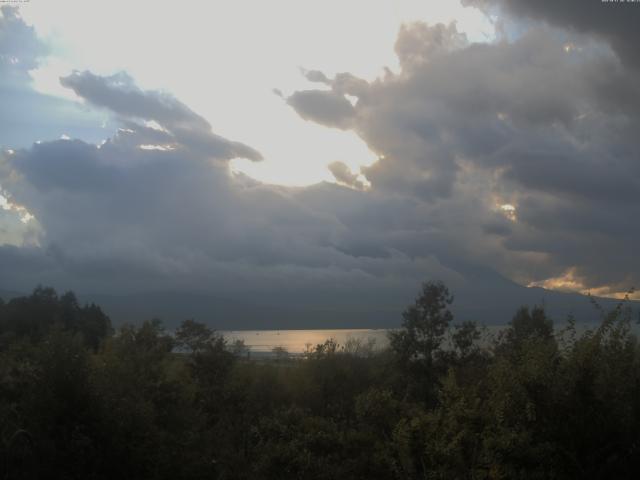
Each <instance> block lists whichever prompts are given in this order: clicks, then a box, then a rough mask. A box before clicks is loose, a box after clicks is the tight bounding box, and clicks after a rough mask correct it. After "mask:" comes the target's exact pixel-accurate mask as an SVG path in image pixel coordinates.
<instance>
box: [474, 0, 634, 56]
mask: <svg viewBox="0 0 640 480" xmlns="http://www.w3.org/2000/svg"><path fill="white" fill-rule="evenodd" d="M462 3H463V4H467V5H475V6H479V7H483V8H486V7H489V6H499V7H500V8H502V9H503V10H504V11H506V12H507V13H510V14H513V15H515V16H517V17H526V18H530V19H533V20H543V21H545V22H548V23H549V24H551V25H553V26H557V27H561V28H569V29H572V30H575V31H577V32H581V33H586V34H591V35H596V36H598V37H600V38H602V39H603V40H605V41H606V42H608V43H609V44H610V45H611V46H612V47H613V49H614V50H615V51H616V52H617V53H618V55H620V58H622V60H623V61H625V62H627V63H628V64H630V65H634V66H635V67H638V66H640V56H639V55H638V43H639V42H640V29H639V28H638V24H640V8H638V4H637V2H624V1H622V2H606V1H602V0H562V1H557V0H536V1H530V0H463V2H462Z"/></svg>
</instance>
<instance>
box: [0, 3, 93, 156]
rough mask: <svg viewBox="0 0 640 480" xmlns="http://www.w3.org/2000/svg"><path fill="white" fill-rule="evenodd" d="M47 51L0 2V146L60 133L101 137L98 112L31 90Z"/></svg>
mask: <svg viewBox="0 0 640 480" xmlns="http://www.w3.org/2000/svg"><path fill="white" fill-rule="evenodd" d="M48 53H49V51H48V48H47V46H46V45H45V44H44V42H43V41H41V40H40V39H39V38H38V36H37V35H36V32H35V30H34V28H33V27H32V26H29V25H27V24H26V23H25V22H24V20H23V19H22V17H21V16H20V14H19V11H18V9H17V8H16V7H11V6H8V5H3V6H0V105H1V106H2V108H0V148H17V147H24V146H29V145H31V144H32V143H34V142H35V141H37V140H42V139H46V138H58V137H60V136H61V135H62V134H68V135H71V136H74V137H75V136H82V138H85V139H88V140H91V141H97V140H98V139H100V138H104V136H105V132H104V129H102V128H101V124H102V123H103V122H104V121H105V119H104V116H100V115H96V114H95V113H93V112H88V111H87V110H86V109H84V108H82V107H81V106H79V105H77V104H75V103H73V102H70V101H67V100H62V99H59V98H54V97H51V96H48V95H43V94H41V93H39V92H36V91H34V90H33V87H32V78H31V74H32V72H33V71H34V70H35V69H37V68H38V67H39V66H40V63H41V61H42V60H43V58H44V57H46V55H47V54H48Z"/></svg>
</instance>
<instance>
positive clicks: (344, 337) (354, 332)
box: [220, 322, 639, 354]
mask: <svg viewBox="0 0 640 480" xmlns="http://www.w3.org/2000/svg"><path fill="white" fill-rule="evenodd" d="M565 326H566V324H565V323H564V322H559V323H558V324H556V327H555V328H556V331H558V330H560V329H562V328H564V327H565ZM597 327H598V324H596V323H582V324H577V325H576V330H577V332H578V334H581V333H583V332H584V331H585V330H587V329H595V328H597ZM484 328H485V330H484V334H483V336H482V340H481V343H484V344H485V345H488V344H489V343H490V342H491V339H492V338H495V336H496V335H497V334H498V333H499V332H500V330H502V329H504V328H505V326H504V325H491V326H486V327H484ZM632 328H633V331H634V332H635V333H638V330H639V327H638V325H637V324H634V325H633V327H632ZM388 331H389V330H387V329H384V328H381V329H365V328H363V329H333V330H227V331H221V332H220V333H221V334H222V335H224V337H225V338H226V339H227V342H228V343H229V344H232V343H233V342H235V341H236V340H242V341H244V344H245V346H246V347H247V348H249V351H251V352H252V353H258V354H267V353H271V352H272V350H273V349H274V348H276V347H282V348H284V349H285V350H286V351H287V352H289V353H291V354H301V353H304V352H305V351H306V350H307V349H308V348H309V347H310V348H314V347H315V346H316V345H317V344H319V343H324V341H325V340H328V339H330V338H333V339H334V340H335V341H336V342H337V343H338V344H339V345H344V344H345V343H346V342H347V341H348V340H349V339H354V340H360V341H361V342H362V343H363V344H366V343H367V342H368V341H370V340H372V341H375V348H384V347H386V346H388V344H389V340H388V339H387V332H388Z"/></svg>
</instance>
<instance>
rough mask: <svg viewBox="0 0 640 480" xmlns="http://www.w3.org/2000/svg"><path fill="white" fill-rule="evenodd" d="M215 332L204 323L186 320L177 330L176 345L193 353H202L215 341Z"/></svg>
mask: <svg viewBox="0 0 640 480" xmlns="http://www.w3.org/2000/svg"><path fill="white" fill-rule="evenodd" d="M214 336H215V335H214V332H213V330H211V329H210V328H209V327H207V326H206V325H205V324H204V323H200V322H196V321H195V320H193V319H189V320H184V321H183V322H182V324H180V327H179V328H178V329H177V330H176V343H177V345H178V346H179V347H181V348H184V349H186V350H188V351H189V352H191V353H198V352H202V351H203V350H204V349H205V348H206V347H207V345H209V344H210V343H211V342H212V341H213V340H214Z"/></svg>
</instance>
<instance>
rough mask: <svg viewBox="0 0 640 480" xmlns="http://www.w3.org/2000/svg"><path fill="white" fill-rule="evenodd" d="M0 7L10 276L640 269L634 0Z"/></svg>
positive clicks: (22, 283)
mask: <svg viewBox="0 0 640 480" xmlns="http://www.w3.org/2000/svg"><path fill="white" fill-rule="evenodd" d="M1 11H2V16H1V17H0V265H2V268H1V269H0V270H1V271H0V290H12V291H15V290H18V291H25V290H27V291H28V290H30V289H31V288H33V286H35V285H37V284H47V285H53V286H55V287H56V288H59V289H74V290H76V291H78V292H84V293H105V294H107V293H108V294H123V293H130V292H153V291H156V292H157V291H172V292H180V291H182V292H187V291H189V292H193V291H197V292H201V293H203V294H214V293H215V294H216V295H224V296H228V297H232V298H243V297H247V296H250V297H251V298H254V299H265V298H271V299H278V301H282V302H285V301H286V302H293V303H296V302H298V303H299V304H300V305H302V306H304V305H311V304H313V305H323V304H326V303H330V304H332V305H334V306H339V308H341V309H342V311H344V312H348V311H350V310H358V309H362V308H364V307H365V306H368V307H372V306H375V305H378V306H380V308H383V306H384V305H394V306H396V305H401V304H402V302H404V301H406V300H407V298H411V296H412V295H413V294H414V293H415V292H416V291H417V288H418V286H419V284H420V282H421V281H424V280H429V279H437V280H442V281H444V282H445V283H447V284H448V285H450V286H451V288H452V289H453V290H454V292H458V291H459V292H471V291H473V290H474V289H475V288H476V287H477V286H478V285H483V284H484V285H486V284H492V285H495V286H496V288H495V289H494V290H493V292H494V293H493V294H494V295H499V294H500V291H501V290H500V288H501V285H506V284H511V283H510V282H513V284H517V285H520V286H522V287H532V286H538V287H544V288H548V289H552V290H560V291H573V292H582V293H586V292H591V293H593V294H596V295H602V296H611V297H620V296H622V295H624V293H625V292H626V291H628V290H629V289H630V288H631V287H632V286H634V285H640V282H639V281H638V280H639V277H640V273H639V272H640V268H639V267H640V260H638V258H639V257H638V255H637V254H636V252H637V244H638V239H639V238H640V227H639V226H637V222H635V221H634V219H635V218H638V213H640V197H639V195H638V194H639V193H640V163H639V162H640V139H639V138H638V135H637V125H638V120H639V116H640V55H639V54H638V53H637V48H635V47H634V45H638V41H639V40H640V33H639V32H640V31H639V30H638V29H637V28H636V26H637V25H638V21H640V3H635V2H618V3H606V2H601V1H600V0H587V1H579V0H567V1H565V2H555V1H551V0H541V1H538V2H527V1H524V0H463V1H462V3H458V2H457V1H455V0H448V1H435V0H430V1H426V0H421V1H420V0H401V1H399V0H395V1H390V0H389V1H384V0H380V1H376V2H372V1H360V0H352V1H347V2H345V1H340V2H338V1H323V2H312V1H308V2H300V1H293V0H278V1H274V2H261V1H249V0H241V1H238V0H235V1H213V2H198V1H195V0H191V1H189V0H187V1H184V2H180V3H179V4H178V3H175V2H147V1H137V2H124V1H115V0H114V1H111V2H98V1H86V0H85V1H73V0H58V1H56V2H44V1H43V0H31V1H29V2H5V3H3V4H2V6H1ZM505 282H506V283H505ZM636 295H637V294H636ZM486 300H487V301H489V302H492V301H495V299H491V298H489V299H486Z"/></svg>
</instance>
